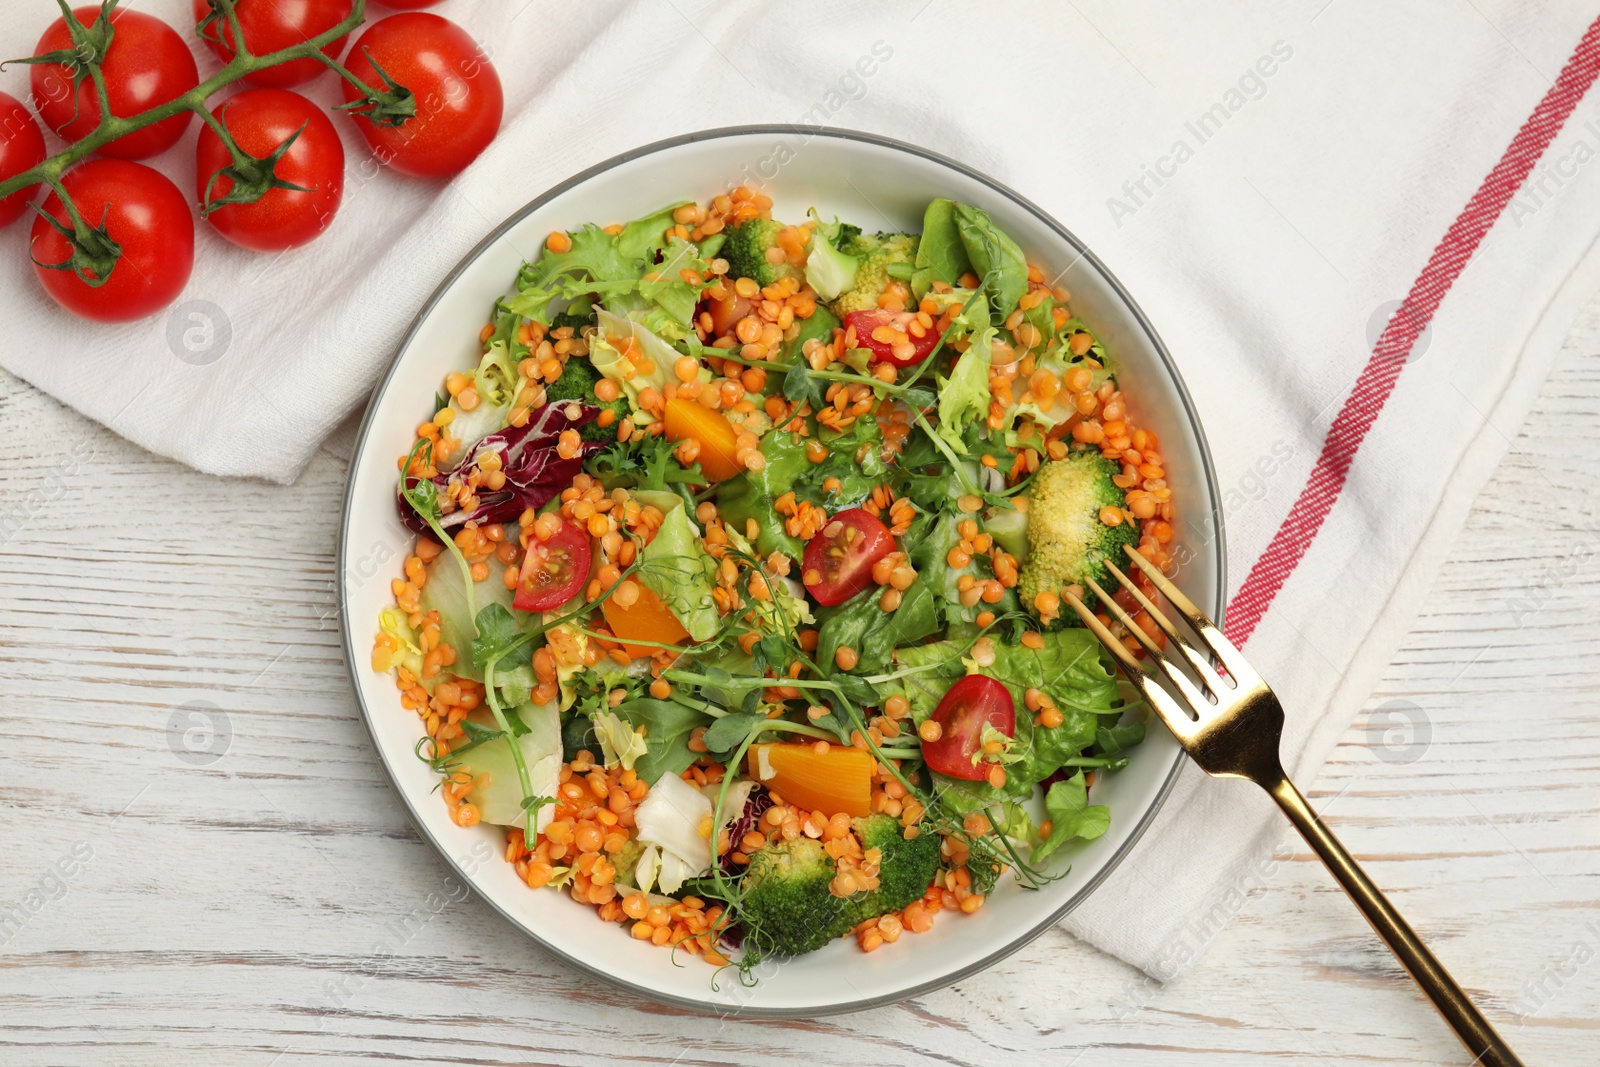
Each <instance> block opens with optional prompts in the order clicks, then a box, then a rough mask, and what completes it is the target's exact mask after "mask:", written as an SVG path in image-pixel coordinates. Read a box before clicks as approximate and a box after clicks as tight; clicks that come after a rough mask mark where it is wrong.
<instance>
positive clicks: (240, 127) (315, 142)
mask: <svg viewBox="0 0 1600 1067" xmlns="http://www.w3.org/2000/svg"><path fill="white" fill-rule="evenodd" d="M212 114H213V115H215V116H216V117H217V118H218V119H219V120H220V121H221V122H222V124H223V126H225V127H226V128H227V130H228V132H229V133H231V134H233V139H234V141H235V143H237V144H238V146H239V147H240V148H241V149H243V150H244V151H245V152H246V153H247V154H249V155H251V156H254V157H255V158H256V159H259V160H262V161H263V163H262V164H261V169H262V170H263V171H265V160H266V159H267V158H268V157H270V156H271V155H272V154H273V153H274V152H276V151H277V150H278V148H279V146H280V145H282V144H284V143H285V142H287V141H288V140H289V139H290V138H291V137H293V138H294V143H293V144H290V145H289V149H288V151H286V152H285V153H284V154H283V156H282V157H281V158H280V159H279V160H278V161H277V163H276V164H275V165H274V166H273V168H272V177H273V178H275V179H276V180H277V181H279V182H287V183H289V184H291V185H298V186H300V187H301V189H305V190H310V191H309V192H302V191H301V189H286V188H283V187H282V186H278V187H276V188H270V189H268V190H267V191H266V193H265V195H263V196H262V197H261V199H259V200H256V201H254V202H252V203H248V204H224V205H223V206H221V207H218V208H214V209H213V210H212V211H211V212H210V213H209V214H206V215H205V218H206V220H207V221H208V222H210V223H211V225H212V226H214V227H216V230H217V232H218V233H220V234H221V235H222V236H224V237H226V238H227V239H228V240H230V241H232V242H233V243H234V244H236V245H239V246H240V247H242V248H249V249H253V250H255V251H257V252H277V251H280V250H282V249H285V248H295V247H298V246H300V245H303V244H305V243H306V242H307V241H310V240H311V239H312V238H314V237H316V236H317V235H318V234H320V233H322V231H323V230H325V229H327V228H328V224H329V223H330V222H332V221H333V214H334V212H336V211H338V210H339V201H340V199H341V198H342V197H343V195H344V144H343V143H342V142H341V141H340V140H339V131H338V130H335V129H334V128H333V122H332V121H331V120H330V119H329V118H328V116H327V115H326V114H325V113H324V112H323V110H322V109H321V108H320V107H318V106H317V105H315V104H313V103H312V102H311V101H309V100H307V99H306V98H305V97H303V96H301V95H300V94H299V93H292V92H290V91H289V90H287V89H247V90H245V91H244V92H242V93H240V94H239V95H238V96H235V97H231V98H229V99H228V100H225V101H223V103H222V104H221V105H219V106H218V107H217V108H216V110H214V111H213V112H212ZM297 131H298V134H297ZM232 165H233V156H232V155H231V154H230V153H229V152H228V146H227V145H225V144H223V143H222V138H220V137H218V136H217V135H216V133H215V132H214V131H213V130H212V129H211V127H209V126H202V127H201V128H200V139H199V141H197V142H196V143H195V199H196V200H197V201H198V202H199V203H200V204H201V205H202V206H204V205H207V204H213V203H216V202H217V201H218V200H221V199H222V198H224V197H226V196H227V195H228V194H229V193H230V192H232V191H233V189H234V186H235V183H234V179H233V178H232V177H231V176H229V175H226V174H222V173H221V171H222V170H223V169H224V168H227V167H230V166H232ZM213 176H215V179H216V180H215V181H213V180H212V179H213ZM259 177H260V180H261V182H262V183H263V184H265V183H266V182H267V181H269V180H270V179H269V178H268V177H267V175H266V174H265V173H263V174H261V175H260V176H259ZM246 184H248V183H246ZM208 185H209V186H210V188H209V190H208V189H207V186H208Z"/></svg>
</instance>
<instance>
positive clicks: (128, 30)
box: [29, 7, 200, 159]
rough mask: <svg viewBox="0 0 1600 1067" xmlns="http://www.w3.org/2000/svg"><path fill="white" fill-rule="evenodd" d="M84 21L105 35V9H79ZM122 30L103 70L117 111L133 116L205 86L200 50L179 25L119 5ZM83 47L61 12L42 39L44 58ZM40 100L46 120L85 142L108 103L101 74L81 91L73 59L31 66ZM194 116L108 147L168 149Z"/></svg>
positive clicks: (117, 153)
mask: <svg viewBox="0 0 1600 1067" xmlns="http://www.w3.org/2000/svg"><path fill="white" fill-rule="evenodd" d="M73 14H74V15H75V16H76V17H77V19H78V21H80V22H82V23H83V24H84V25H85V26H86V27H89V29H90V34H91V36H93V35H94V34H96V33H103V31H104V27H103V26H102V25H101V24H100V23H99V18H100V9H99V8H98V7H79V8H74V9H73ZM111 29H112V30H114V31H115V32H114V34H113V36H112V38H111V46H110V47H109V48H107V49H106V52H105V58H104V60H103V62H102V63H101V68H100V69H101V73H102V74H103V75H104V78H105V83H106V96H107V99H108V100H109V102H110V104H111V113H112V114H113V115H116V116H118V117H120V118H128V117H130V116H133V115H137V114H139V112H141V111H146V110H148V109H150V108H152V107H157V106H159V105H161V104H165V103H166V102H167V101H169V100H172V99H173V98H175V97H178V96H182V95H183V94H184V93H186V92H188V91H189V90H190V89H193V88H194V87H195V86H196V85H198V84H200V71H199V68H197V67H196V66H195V65H194V56H193V55H191V54H190V53H189V46H188V45H187V44H185V43H184V40H183V38H182V37H180V36H178V31H176V30H174V29H173V28H172V27H171V26H168V25H167V24H166V23H165V22H162V21H161V20H160V19H158V18H155V17H153V16H151V15H146V14H144V13H143V12H142V11H130V10H126V9H122V8H118V9H117V10H116V11H114V12H112V14H111ZM75 50H76V46H75V45H74V44H73V41H72V34H71V31H70V30H69V29H68V28H67V22H66V19H65V18H58V19H56V20H55V21H54V22H52V23H51V24H50V26H49V28H48V29H46V30H45V31H44V36H42V37H40V38H39V44H38V46H37V47H36V48H35V49H34V50H33V54H34V55H36V56H43V55H47V54H49V53H52V52H64V53H69V54H70V53H72V52H74V51H75ZM29 70H30V73H29V77H30V79H31V85H32V88H33V98H34V100H35V101H36V102H37V106H38V108H39V116H40V118H42V119H44V122H45V125H47V126H49V127H50V128H51V129H52V130H55V131H56V132H57V133H59V134H60V135H61V136H62V137H64V138H66V139H67V140H68V141H81V140H83V139H84V138H85V137H87V136H88V135H89V134H91V133H93V132H94V128H95V127H96V126H97V125H99V122H100V101H99V98H98V97H97V95H96V93H95V85H94V80H93V79H92V78H88V77H85V78H84V79H83V81H82V83H81V84H79V85H78V88H77V92H73V88H72V78H73V71H72V67H71V66H70V65H68V64H66V63H40V64H38V65H37V66H34V67H31V68H29ZM193 117H194V116H193V115H192V114H191V113H190V112H188V111H184V112H181V113H180V114H177V115H174V116H172V117H171V118H169V119H163V120H162V121H160V122H158V123H156V124H155V125H153V126H146V127H145V128H144V129H142V130H135V131H134V132H132V133H129V134H124V135H123V136H121V137H118V138H117V139H116V140H115V141H112V142H111V143H110V144H108V145H105V146H104V147H102V148H101V149H100V154H101V155H105V156H110V157H112V158H114V159H144V158H146V157H147V156H153V155H155V154H156V153H158V152H164V151H166V150H167V149H169V148H171V147H172V146H173V145H174V144H176V143H177V141H178V138H179V137H182V136H183V131H184V130H186V129H188V128H189V120H190V119H192V118H193Z"/></svg>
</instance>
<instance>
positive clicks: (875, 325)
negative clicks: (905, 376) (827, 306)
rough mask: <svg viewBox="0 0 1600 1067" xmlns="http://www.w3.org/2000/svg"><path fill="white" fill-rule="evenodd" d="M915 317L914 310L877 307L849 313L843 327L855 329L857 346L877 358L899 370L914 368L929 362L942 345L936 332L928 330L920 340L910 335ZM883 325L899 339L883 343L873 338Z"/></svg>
mask: <svg viewBox="0 0 1600 1067" xmlns="http://www.w3.org/2000/svg"><path fill="white" fill-rule="evenodd" d="M916 317H917V313H916V312H914V311H898V312H896V311H885V310H884V309H882V308H874V309H872V310H870V311H852V312H850V314H848V315H846V316H845V317H844V324H845V326H846V327H850V326H853V327H855V331H856V344H857V346H859V347H861V348H870V349H871V350H872V354H873V356H875V357H876V358H877V359H879V360H883V361H884V362H887V363H893V364H894V365H895V366H896V367H914V366H916V365H917V364H918V363H921V362H922V361H923V360H925V359H927V358H928V353H930V352H932V351H933V346H934V345H936V344H938V343H939V333H938V331H937V330H925V331H924V332H923V334H922V336H921V337H917V336H915V334H913V333H912V332H911V329H910V327H911V323H912V322H913V321H914V320H915V319H916ZM884 326H888V327H889V328H890V329H892V330H894V331H895V333H896V334H897V335H898V336H897V337H896V339H894V340H887V341H880V340H879V339H878V338H876V337H874V336H873V333H874V332H875V331H876V330H878V329H880V328H882V327H884Z"/></svg>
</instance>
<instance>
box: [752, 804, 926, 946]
mask: <svg viewBox="0 0 1600 1067" xmlns="http://www.w3.org/2000/svg"><path fill="white" fill-rule="evenodd" d="M853 826H854V828H855V832H856V835H857V837H859V838H860V839H861V844H862V848H864V849H868V848H876V849H878V850H879V851H880V852H881V854H882V855H881V859H880V863H879V866H878V888H877V889H874V890H871V891H869V892H866V893H857V894H856V895H855V896H851V897H836V896H834V895H833V893H832V892H830V891H829V889H828V885H829V883H830V882H832V881H833V876H834V874H835V873H837V867H836V865H835V864H834V862H833V859H832V858H831V857H829V855H828V854H827V853H826V852H824V851H823V848H822V844H821V843H820V842H818V841H814V840H812V839H811V838H809V837H800V838H796V839H795V840H793V841H781V842H777V843H775V844H771V845H768V846H767V847H765V848H763V849H760V850H759V851H757V852H756V853H755V854H754V855H753V856H751V857H750V867H749V870H748V872H747V873H746V875H745V889H746V892H745V896H744V898H743V900H741V901H740V903H739V909H738V916H739V921H740V923H741V924H742V925H743V926H744V928H745V932H746V933H745V936H746V942H747V943H748V944H753V945H754V946H756V947H757V948H759V949H761V950H762V951H767V952H772V953H775V954H776V955H780V956H798V955H800V954H801V953H804V952H811V951H813V950H815V949H819V948H821V947H822V946H823V945H826V944H827V943H828V942H829V941H832V940H834V939H835V938H839V937H843V936H844V935H845V934H847V933H849V932H850V931H851V930H852V929H854V928H855V926H856V925H857V924H858V923H861V922H862V921H864V920H866V919H871V918H874V917H876V916H879V915H882V914H883V913H884V912H888V911H896V910H898V909H900V908H903V907H905V906H906V905H907V904H910V903H911V902H912V901H914V900H917V899H918V898H920V897H921V896H922V894H923V893H925V892H927V889H928V886H929V884H930V883H931V882H932V881H933V876H934V874H935V873H936V872H937V871H938V868H939V835H938V834H935V833H923V834H921V835H919V836H917V837H915V838H912V839H911V840H909V841H908V840H906V838H905V837H904V836H903V831H902V830H901V827H900V824H899V822H897V821H896V820H895V819H893V818H890V817H889V816H887V815H870V816H868V817H867V818H864V819H856V820H854V822H853Z"/></svg>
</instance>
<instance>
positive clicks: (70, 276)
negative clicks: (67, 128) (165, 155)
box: [30, 159, 194, 322]
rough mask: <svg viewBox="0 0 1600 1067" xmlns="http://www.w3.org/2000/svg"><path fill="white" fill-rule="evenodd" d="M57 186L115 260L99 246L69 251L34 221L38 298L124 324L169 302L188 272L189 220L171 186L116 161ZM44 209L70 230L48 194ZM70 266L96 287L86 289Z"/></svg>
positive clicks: (92, 165)
mask: <svg viewBox="0 0 1600 1067" xmlns="http://www.w3.org/2000/svg"><path fill="white" fill-rule="evenodd" d="M61 184H62V185H63V186H64V187H65V188H66V190H67V195H68V196H70V197H71V198H72V203H73V205H74V206H75V207H76V208H77V209H78V214H79V216H80V217H81V218H82V219H83V221H84V222H85V223H86V224H87V225H88V226H90V227H93V228H94V229H95V230H96V231H99V230H100V229H101V227H102V226H103V227H104V229H103V234H104V238H108V239H109V240H110V241H112V242H115V243H116V245H117V247H118V248H120V249H121V256H120V257H118V258H115V259H112V258H111V257H109V256H108V255H107V254H106V250H105V242H104V239H101V240H92V241H91V247H88V248H85V249H82V250H76V251H75V249H74V247H73V245H72V242H70V241H68V240H67V238H66V237H65V236H63V235H62V234H61V233H60V232H59V231H58V230H57V229H56V228H55V227H54V226H52V225H51V224H50V221H49V219H46V218H45V217H44V216H43V215H41V216H39V217H38V218H36V219H34V221H33V233H32V239H31V248H30V251H31V253H32V255H33V261H34V268H33V269H34V273H35V274H37V275H38V276H39V281H40V283H41V284H42V285H43V286H44V289H45V292H47V293H49V294H50V296H51V298H52V299H54V300H55V302H56V303H58V304H60V305H61V306H62V307H64V308H66V309H67V310H68V311H70V312H72V313H73V314H74V315H79V316H81V317H83V318H86V319H93V320H95V321H96V322H131V321H133V320H134V319H142V318H144V317H145V316H146V315H150V314H153V313H154V312H157V311H160V310H161V309H162V308H164V307H166V306H167V305H168V304H170V303H172V301H173V300H174V299H175V298H176V297H177V295H178V294H179V293H180V292H182V291H183V287H184V284H185V283H186V282H188V280H189V272H190V270H192V269H193V267H194V216H192V215H191V214H190V213H189V202H188V201H187V200H185V199H184V198H183V194H182V193H180V192H178V187H177V186H176V185H173V184H172V183H171V182H170V181H168V180H167V179H166V177H165V176H164V175H163V174H161V173H160V172H159V171H155V170H152V169H151V168H149V167H147V166H145V165H144V164H142V163H130V162H128V161H126V160H121V159H91V160H89V161H88V162H87V163H80V164H79V165H78V166H76V167H74V168H73V169H71V170H69V171H67V173H66V174H64V175H63V176H62V178H61ZM44 210H45V214H47V215H49V216H50V218H52V219H55V220H56V221H57V222H58V223H60V224H61V225H62V226H64V227H66V229H67V230H68V232H71V231H72V228H73V226H72V218H71V216H70V214H69V213H68V211H67V209H66V205H64V204H63V203H62V202H61V198H60V197H59V196H57V195H56V194H55V193H51V194H50V196H49V198H48V199H46V200H45V202H44ZM102 219H103V220H104V222H102V221H101V220H102ZM50 264H61V265H63V268H62V269H52V268H51V266H49V265H50ZM74 265H76V266H77V267H78V268H79V269H81V270H83V271H84V272H85V273H87V274H89V275H90V277H92V278H96V279H100V278H103V279H105V281H104V283H103V284H101V285H98V286H94V285H90V284H89V283H88V282H85V281H84V280H83V279H82V278H80V277H78V275H77V273H76V272H75V271H74V270H73V269H72V268H73V266H74Z"/></svg>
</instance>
